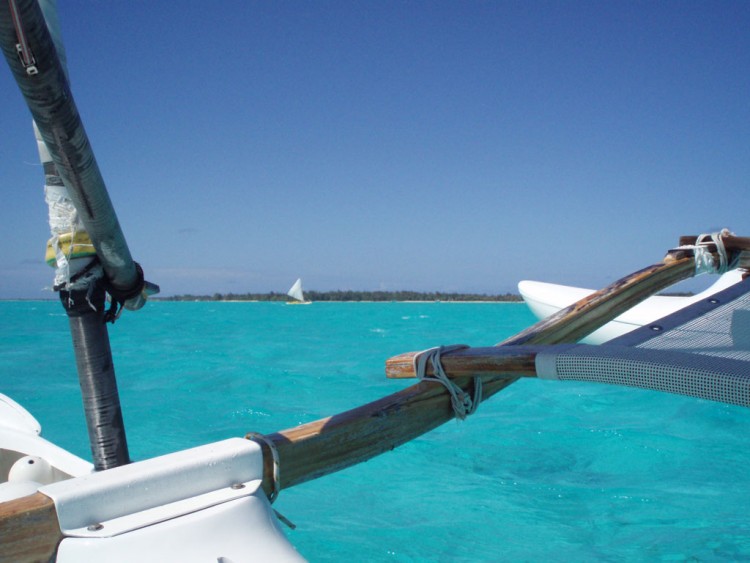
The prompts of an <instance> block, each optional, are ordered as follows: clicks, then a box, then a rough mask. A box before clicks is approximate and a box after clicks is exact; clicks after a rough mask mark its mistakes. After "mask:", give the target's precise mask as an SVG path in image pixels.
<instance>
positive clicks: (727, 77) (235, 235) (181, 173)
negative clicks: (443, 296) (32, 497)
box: [0, 0, 750, 298]
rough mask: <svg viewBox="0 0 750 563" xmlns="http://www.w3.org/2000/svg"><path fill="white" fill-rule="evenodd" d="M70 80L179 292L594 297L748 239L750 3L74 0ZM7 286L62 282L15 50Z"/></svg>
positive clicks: (0, 117) (66, 17)
mask: <svg viewBox="0 0 750 563" xmlns="http://www.w3.org/2000/svg"><path fill="white" fill-rule="evenodd" d="M59 12H60V20H61V26H62V34H63V38H64V41H65V44H66V48H67V54H68V67H69V72H70V76H71V82H72V88H73V92H74V95H75V98H76V101H77V104H78V107H79V110H80V112H81V114H82V116H83V120H84V123H85V126H86V129H87V131H88V134H89V137H90V139H91V142H92V144H93V147H94V150H95V153H96V155H97V160H98V162H99V166H100V168H101V170H102V172H103V175H104V178H105V181H106V183H107V185H108V188H109V191H110V194H111V197H112V200H113V201H114V204H115V206H116V209H117V212H118V216H119V219H120V222H121V224H122V227H123V229H124V231H125V234H126V238H127V240H128V242H129V245H130V248H131V252H132V254H133V256H134V257H135V259H136V260H138V261H139V262H140V263H141V264H142V265H143V267H144V269H145V271H146V276H147V278H148V279H150V280H152V281H154V282H156V283H158V284H160V285H161V287H162V292H163V294H165V295H173V294H182V293H201V294H202V293H214V292H221V293H228V292H235V293H241V292H247V291H260V292H266V291H277V292H278V291H286V290H287V289H288V287H289V286H290V285H291V284H292V282H293V281H294V280H295V279H296V278H297V277H298V276H301V277H302V278H303V279H304V282H305V287H306V288H308V289H318V290H335V289H355V290H356V289H359V290H374V289H386V290H396V289H415V290H425V291H433V290H438V291H465V292H481V293H497V292H506V291H515V286H516V283H517V282H518V281H519V280H521V279H527V278H532V279H542V280H546V281H554V282H559V283H568V284H573V285H582V286H588V287H598V286H603V285H606V284H607V283H609V282H611V281H613V280H614V279H616V278H618V277H620V276H621V275H624V274H627V273H629V272H631V271H633V270H636V269H638V268H640V267H642V266H645V265H648V264H650V263H653V262H656V261H658V260H660V259H661V257H662V256H663V254H664V252H665V251H666V250H667V249H668V248H670V247H671V246H673V245H674V244H676V242H677V239H678V237H679V236H680V235H682V234H698V233H700V232H706V231H709V230H712V229H718V228H721V227H729V228H731V229H732V230H734V231H735V232H737V234H742V235H750V225H748V220H747V217H748V212H747V203H748V195H749V194H750V190H749V189H748V188H749V187H750V183H749V181H748V180H749V179H750V150H749V149H750V145H749V143H748V139H749V137H748V135H749V134H750V107H749V105H748V104H749V103H750V34H749V33H748V29H750V3H749V2H690V1H680V2H669V1H665V2H621V1H617V2H608V1H602V2H593V1H591V2H589V1H582V2H562V1H555V2H546V1H545V2H542V1H539V2H508V1H498V2H479V1H476V2H474V1H465V2H464V1H462V2H457V1H455V2H440V1H437V2H421V1H403V2H401V1H399V2H395V1H378V2H375V1H372V2H357V1H346V2H344V1H341V2H301V1H300V2H265V1H264V2H260V1H241V2H240V1H236V2H208V3H206V2H197V1H185V2H180V3H177V4H175V3H172V2H164V1H157V2H135V3H134V2H124V1H121V2H94V1H88V2H84V1H79V0H70V1H66V0H60V1H59ZM2 67H3V68H2V69H0V92H2V93H3V100H4V103H3V105H2V108H1V109H0V126H1V127H0V129H1V130H2V135H0V187H1V188H2V193H3V194H4V202H3V204H2V210H1V211H0V213H1V214H2V218H3V220H2V221H0V238H1V239H2V240H3V241H4V244H2V245H1V246H0V298H9V297H10V298H16V297H32V298H33V297H42V298H43V297H52V294H51V293H50V292H49V291H48V290H47V291H45V290H44V288H45V287H48V286H50V285H51V283H52V270H51V268H49V267H47V266H46V265H44V264H43V255H44V246H45V244H46V240H47V238H48V230H47V225H46V208H45V205H44V199H43V191H42V184H43V175H42V172H41V170H40V168H39V166H38V164H37V157H36V147H35V143H34V139H33V135H32V132H31V125H30V117H29V113H28V110H27V109H26V107H25V105H24V103H23V100H22V98H21V95H20V93H19V92H18V89H17V87H16V85H15V83H14V82H13V80H12V77H11V75H10V72H9V71H8V69H7V68H6V66H5V63H4V62H3V64H2Z"/></svg>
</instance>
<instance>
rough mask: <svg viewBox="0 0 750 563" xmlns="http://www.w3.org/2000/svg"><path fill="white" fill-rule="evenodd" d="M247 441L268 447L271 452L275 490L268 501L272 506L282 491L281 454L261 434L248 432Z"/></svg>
mask: <svg viewBox="0 0 750 563" xmlns="http://www.w3.org/2000/svg"><path fill="white" fill-rule="evenodd" d="M245 439H246V440H252V441H253V442H255V443H256V444H260V445H261V446H262V445H263V444H265V445H266V446H268V449H269V450H271V459H272V460H273V483H272V484H273V490H272V491H271V494H270V495H269V496H268V500H269V502H271V504H273V501H275V500H276V498H277V497H278V496H279V491H280V490H281V489H280V487H281V485H280V483H281V480H280V477H279V452H278V450H277V449H276V446H275V445H274V443H273V442H272V441H271V440H269V439H268V438H266V437H265V436H264V435H263V434H261V433H260V432H248V433H247V434H246V435H245Z"/></svg>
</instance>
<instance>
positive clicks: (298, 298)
mask: <svg viewBox="0 0 750 563" xmlns="http://www.w3.org/2000/svg"><path fill="white" fill-rule="evenodd" d="M286 294H287V295H288V296H289V297H291V298H292V299H294V301H287V305H309V304H310V303H312V302H311V301H305V294H304V293H302V278H298V279H297V281H296V282H294V285H292V287H291V288H290V289H289V291H287V293H286Z"/></svg>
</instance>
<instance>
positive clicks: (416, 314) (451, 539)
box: [0, 301, 750, 562]
mask: <svg viewBox="0 0 750 563" xmlns="http://www.w3.org/2000/svg"><path fill="white" fill-rule="evenodd" d="M532 322H533V317H532V316H531V314H530V313H529V312H528V311H527V309H526V307H525V306H524V305H522V304H503V303H313V304H312V305H309V306H294V307H290V306H286V305H283V304H278V303H213V302H211V303H207V302H196V303H172V302H153V303H149V304H148V305H147V306H146V307H145V308H144V309H143V310H141V311H139V312H137V313H130V312H126V313H125V314H124V315H123V317H122V318H121V319H120V320H119V321H118V322H117V323H116V324H115V325H114V326H112V327H110V337H111V341H112V348H113V353H114V357H115V366H116V371H117V375H118V380H119V386H120V395H121V400H122V404H123V410H124V417H125V424H126V428H127V432H128V441H129V445H130V453H131V457H133V458H134V459H144V458H147V457H151V456H155V455H159V454H164V453H168V452H172V451H176V450H178V449H182V448H188V447H192V446H197V445H201V444H205V443H208V442H211V441H215V440H220V439H224V438H228V437H234V436H243V435H245V433H247V432H248V431H255V432H262V433H270V432H274V431H276V430H281V429H286V428H289V427H292V426H295V425H297V424H300V423H304V422H309V421H313V420H316V419H318V418H322V417H325V416H328V415H331V414H335V413H338V412H341V411H344V410H348V409H350V408H353V407H355V406H358V405H361V404H363V403H365V402H369V401H371V400H375V399H377V398H379V397H381V396H383V395H386V394H389V393H392V392H394V391H397V390H399V389H401V388H403V387H405V386H407V385H409V382H405V381H393V380H388V379H386V378H385V375H384V363H385V360H386V358H388V357H390V356H393V355H396V354H399V353H401V352H406V351H412V350H420V349H424V348H428V347H432V346H435V345H439V344H456V343H465V344H470V345H474V346H486V345H492V344H495V343H497V342H499V341H501V340H503V339H505V338H506V337H508V336H510V335H512V334H514V333H516V332H518V331H519V330H521V329H523V328H525V327H526V326H528V325H529V324H531V323H532ZM0 392H3V393H5V394H7V395H10V396H11V397H12V398H14V399H15V400H16V401H18V402H20V403H21V404H22V405H24V406H25V407H26V408H27V409H28V410H30V411H31V413H32V414H34V415H35V416H36V417H37V419H38V420H39V421H40V422H41V424H42V428H43V432H42V434H43V436H45V437H46V438H47V439H49V440H51V441H53V442H55V443H57V444H59V445H61V446H63V447H65V448H67V449H69V450H71V451H73V452H74V453H76V454H78V455H80V456H82V457H85V458H86V459H90V453H89V450H88V444H87V437H86V436H87V434H86V429H85V423H84V419H83V414H82V408H81V404H80V398H79V392H78V382H77V375H76V372H75V364H74V360H73V354H72V348H71V345H70V336H69V332H68V324H67V319H66V317H65V314H64V312H63V311H62V308H61V306H60V305H59V303H57V302H55V301H49V302H44V301H26V302H0ZM749 431H750V411H749V410H747V409H743V408H740V407H733V406H727V405H723V404H718V403H712V402H708V401H702V400H697V399H691V398H686V397H680V396H673V395H665V394H658V393H655V392H649V391H639V390H633V389H625V388H617V387H609V386H604V385H599V384H578V383H570V382H564V383H562V382H545V381H537V380H528V379H527V380H522V381H519V382H517V383H515V384H514V385H512V386H510V387H509V388H507V389H506V390H505V391H503V392H501V393H499V394H498V395H496V396H494V397H492V398H491V399H490V400H489V401H487V402H486V403H483V404H482V405H481V406H480V408H479V410H478V411H477V413H476V414H474V415H473V416H471V417H469V418H468V419H467V420H466V421H464V422H457V421H453V422H449V423H447V424H445V425H443V426H442V427H440V428H438V429H437V430H435V431H433V432H431V433H429V434H427V435H425V436H423V437H422V438H419V439H417V440H415V441H413V442H411V443H409V444H406V445H404V446H402V447H400V448H398V449H396V450H395V451H393V452H391V453H388V454H385V455H383V456H380V457H378V458H376V459H373V460H371V461H369V462H367V463H364V464H361V465H359V466H356V467H353V468H350V469H347V470H344V471H341V472H339V473H337V474H334V475H330V476H328V477H324V478H321V479H318V480H316V481H313V482H309V483H305V484H303V485H300V486H298V487H294V488H292V489H288V490H285V491H282V493H281V495H280V497H279V499H278V500H277V502H276V504H275V505H274V507H275V508H276V509H277V510H278V511H279V512H281V513H282V514H284V516H286V517H287V518H289V519H290V520H291V521H293V522H294V523H295V524H296V525H297V529H296V530H294V531H291V530H290V531H288V535H289V538H290V540H291V541H292V543H294V545H295V546H296V547H297V548H298V550H299V551H300V552H301V553H302V554H303V555H304V556H305V557H307V558H308V559H310V560H311V561H394V562H396V561H446V562H449V561H450V562H452V561H467V562H468V561H549V560H556V561H579V562H583V561H729V560H746V559H750V518H749V517H748V510H749V509H750V470H749V468H750V447H749V445H750V444H749V442H750V432H749ZM282 471H283V468H282Z"/></svg>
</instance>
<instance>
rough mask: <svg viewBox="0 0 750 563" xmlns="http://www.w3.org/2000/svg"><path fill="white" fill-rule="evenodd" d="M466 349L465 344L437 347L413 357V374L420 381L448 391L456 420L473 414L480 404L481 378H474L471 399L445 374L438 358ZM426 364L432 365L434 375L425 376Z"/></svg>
mask: <svg viewBox="0 0 750 563" xmlns="http://www.w3.org/2000/svg"><path fill="white" fill-rule="evenodd" d="M464 348H468V346H467V345H465V344H454V345H452V346H438V347H436V348H430V349H428V350H424V351H423V352H420V353H419V354H417V355H416V356H414V373H415V374H416V376H417V378H418V379H419V380H420V381H436V382H438V383H440V384H442V385H443V387H445V388H446V389H447V390H448V393H450V396H451V406H452V407H453V412H454V413H456V418H458V419H459V420H464V419H465V418H466V417H467V416H468V415H470V414H474V412H475V411H476V410H477V407H478V406H479V403H481V402H482V378H481V377H478V376H477V377H475V378H474V394H473V397H472V396H471V395H469V393H467V392H466V391H464V390H463V389H461V387H459V386H458V385H456V384H455V383H454V382H453V381H452V380H451V379H449V378H448V376H447V375H446V373H445V370H444V369H443V364H442V363H441V362H440V356H441V355H442V354H443V353H444V352H453V351H455V350H462V349H464ZM427 362H430V363H432V371H433V374H434V375H431V376H430V375H427Z"/></svg>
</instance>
